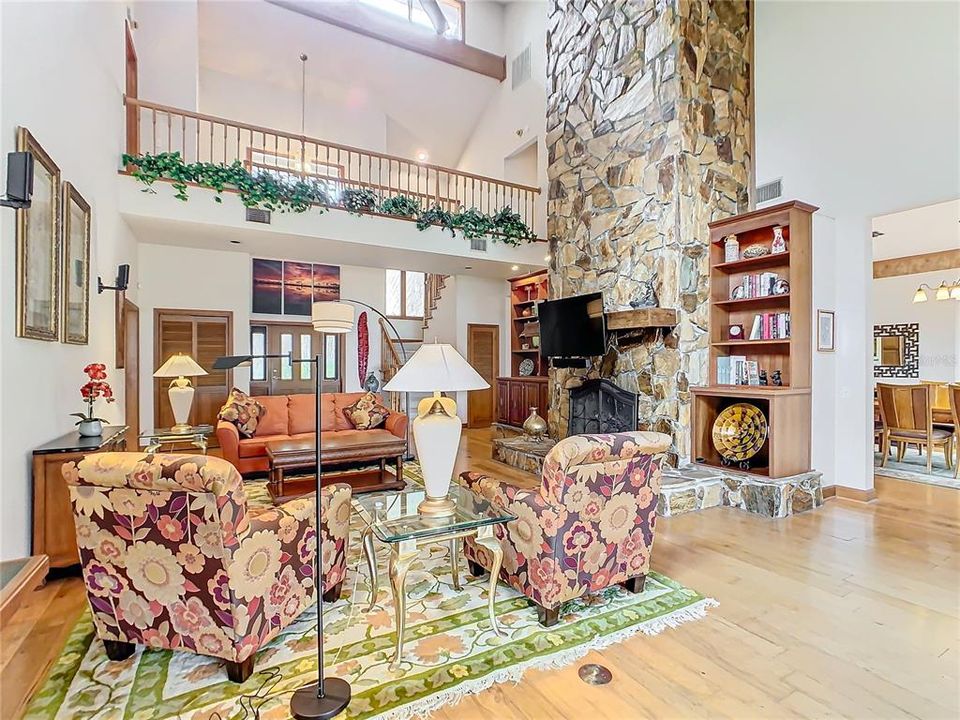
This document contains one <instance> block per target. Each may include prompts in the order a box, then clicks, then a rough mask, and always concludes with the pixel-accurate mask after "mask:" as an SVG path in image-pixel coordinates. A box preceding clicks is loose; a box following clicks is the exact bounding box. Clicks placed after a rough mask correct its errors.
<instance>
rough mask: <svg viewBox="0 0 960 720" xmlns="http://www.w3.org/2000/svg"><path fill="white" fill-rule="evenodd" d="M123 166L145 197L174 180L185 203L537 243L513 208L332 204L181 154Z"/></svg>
mask: <svg viewBox="0 0 960 720" xmlns="http://www.w3.org/2000/svg"><path fill="white" fill-rule="evenodd" d="M123 164H124V165H125V166H128V167H133V168H134V170H133V172H132V175H133V177H135V178H136V179H137V180H139V181H140V182H141V183H143V185H144V186H145V187H144V189H143V191H144V192H156V190H154V189H153V184H154V183H155V182H157V181H158V180H169V181H170V182H171V184H172V185H173V189H174V196H175V197H176V198H177V199H178V200H183V201H186V200H187V199H188V196H187V187H188V186H189V185H197V186H199V187H204V188H208V189H210V190H213V191H214V192H215V193H216V195H215V196H214V200H215V201H216V202H222V201H223V198H222V194H223V192H224V191H225V190H236V191H237V193H238V194H239V195H240V201H241V202H242V203H243V204H244V206H245V207H260V208H264V209H265V210H271V211H277V212H296V213H302V212H306V211H307V210H309V209H310V208H311V207H316V208H317V211H318V212H321V213H322V212H325V211H326V208H327V207H330V206H337V205H339V206H342V207H343V208H344V209H346V210H347V211H349V212H352V213H356V214H362V213H365V212H380V213H383V214H385V215H394V216H397V217H406V218H413V219H415V220H416V222H417V228H419V229H420V230H425V229H426V228H428V227H430V226H432V225H439V226H440V227H443V228H446V229H447V230H449V231H450V234H451V235H453V236H454V237H456V234H457V230H459V231H460V232H461V233H462V234H463V236H464V237H465V238H468V239H469V238H478V237H484V236H490V237H492V238H493V239H494V240H499V241H500V242H503V243H505V244H507V245H513V246H516V245H520V244H521V243H522V242H524V241H526V242H533V241H534V240H535V239H536V235H534V233H533V230H531V229H530V227H529V226H527V224H526V223H524V222H523V220H522V218H521V217H520V215H519V213H515V212H514V211H513V209H512V208H511V207H510V206H509V205H508V206H506V207H504V208H501V209H500V210H498V211H497V212H496V213H494V214H493V215H486V214H484V213H482V212H480V211H479V210H477V209H476V208H469V209H467V210H461V211H459V212H455V213H454V212H450V211H449V210H445V209H443V208H442V207H441V206H439V205H434V206H432V207H429V208H427V209H425V210H423V209H421V207H420V203H419V202H418V201H417V200H416V199H414V198H411V197H408V196H406V195H395V196H391V197H387V198H383V199H381V198H380V197H378V196H377V194H376V193H375V192H373V191H372V190H369V189H367V188H359V189H354V188H351V189H347V190H344V191H343V192H342V193H341V194H340V198H339V199H338V200H335V199H333V198H331V196H330V193H329V191H328V186H327V184H326V183H325V182H321V181H316V180H301V179H296V180H287V179H284V178H282V177H277V175H276V174H275V173H270V172H257V173H251V172H250V171H249V170H247V168H245V167H244V166H243V164H242V163H241V162H240V161H239V160H235V161H234V162H233V163H231V164H230V165H217V164H215V163H205V162H196V163H185V162H184V161H183V158H182V157H181V156H180V153H179V152H173V153H159V154H157V155H149V154H148V155H127V154H124V155H123Z"/></svg>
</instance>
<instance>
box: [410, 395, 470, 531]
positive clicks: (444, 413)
mask: <svg viewBox="0 0 960 720" xmlns="http://www.w3.org/2000/svg"><path fill="white" fill-rule="evenodd" d="M428 402H429V407H428V409H426V410H424V409H423V408H424V407H427V403H428ZM420 409H421V412H420V414H419V415H417V417H415V418H414V419H413V439H414V441H415V442H416V444H417V457H418V459H419V460H420V469H421V470H422V471H423V484H424V486H425V487H426V490H427V498H426V500H424V501H423V502H422V503H420V506H419V507H418V508H417V510H418V511H419V512H420V514H421V515H425V516H433V517H448V516H450V515H453V514H454V512H455V511H456V504H455V503H454V502H453V500H451V499H450V498H449V497H448V495H449V493H450V480H451V478H452V477H453V466H454V464H455V463H456V461H457V450H458V449H459V447H460V432H461V430H462V427H463V426H462V424H461V423H460V418H459V417H458V416H457V404H456V402H454V401H453V400H452V399H450V398H440V397H439V395H435V396H434V397H432V398H426V399H425V400H423V401H421V408H420Z"/></svg>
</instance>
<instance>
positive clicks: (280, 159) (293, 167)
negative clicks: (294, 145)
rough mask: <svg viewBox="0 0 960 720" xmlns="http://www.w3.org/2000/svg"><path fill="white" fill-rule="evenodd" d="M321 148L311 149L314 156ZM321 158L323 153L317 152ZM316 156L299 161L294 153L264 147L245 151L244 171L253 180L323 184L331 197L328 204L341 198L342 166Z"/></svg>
mask: <svg viewBox="0 0 960 720" xmlns="http://www.w3.org/2000/svg"><path fill="white" fill-rule="evenodd" d="M320 150H321V148H320V147H314V149H313V153H314V154H316V153H319V152H320ZM320 154H321V155H322V153H320ZM325 160H329V158H326V157H325V158H324V160H321V159H320V158H319V157H312V158H311V157H309V155H308V156H307V157H306V158H304V159H303V162H301V159H300V155H299V154H297V153H292V154H286V153H281V152H274V151H272V150H265V149H263V148H254V147H248V148H247V168H248V169H249V170H250V174H251V175H253V176H254V177H256V176H258V175H261V174H264V173H266V174H269V175H273V176H274V177H275V178H277V179H278V180H284V181H287V182H296V181H298V180H305V181H307V182H311V181H312V182H316V183H317V184H319V185H322V186H323V187H324V189H325V190H326V191H327V194H328V195H329V196H330V200H331V202H336V201H337V200H338V199H339V197H340V191H341V189H342V188H341V182H340V181H341V180H342V179H343V166H342V165H337V164H336V163H333V162H325Z"/></svg>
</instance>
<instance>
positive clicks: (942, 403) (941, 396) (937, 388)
mask: <svg viewBox="0 0 960 720" xmlns="http://www.w3.org/2000/svg"><path fill="white" fill-rule="evenodd" d="M920 383H921V384H922V385H929V386H930V387H931V388H933V397H932V398H931V401H930V402H931V409H932V412H933V426H934V427H935V428H937V427H939V428H943V429H944V430H948V431H950V432H953V427H954V426H953V423H950V422H944V421H943V417H942V415H943V412H942V411H943V410H948V411H949V409H950V397H949V396H950V391H949V390H948V389H947V386H948V384H947V383H945V382H941V381H940V380H921V381H920ZM938 416H940V417H939V418H938Z"/></svg>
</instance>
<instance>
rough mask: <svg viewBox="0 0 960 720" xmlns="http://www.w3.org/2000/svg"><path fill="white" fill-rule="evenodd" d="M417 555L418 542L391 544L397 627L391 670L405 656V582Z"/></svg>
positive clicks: (391, 581) (391, 568)
mask: <svg viewBox="0 0 960 720" xmlns="http://www.w3.org/2000/svg"><path fill="white" fill-rule="evenodd" d="M416 557H417V544H416V542H415V541H412V540H406V541H402V542H399V543H394V544H393V545H391V550H390V587H391V588H392V589H393V610H394V616H395V620H396V627H397V649H396V654H395V656H394V658H393V662H392V663H390V668H391V670H395V669H396V668H397V667H399V665H400V660H401V658H402V657H403V631H404V630H405V629H406V619H407V617H406V616H407V596H406V592H405V589H404V584H405V582H406V579H407V571H408V570H409V569H410V566H411V565H412V564H413V561H414V559H415V558H416Z"/></svg>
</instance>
